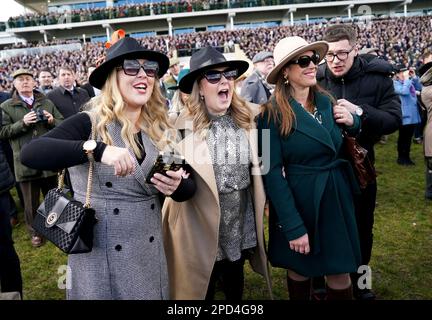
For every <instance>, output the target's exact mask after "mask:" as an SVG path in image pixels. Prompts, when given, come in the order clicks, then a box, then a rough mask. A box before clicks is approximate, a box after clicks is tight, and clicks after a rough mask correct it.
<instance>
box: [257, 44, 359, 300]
mask: <svg viewBox="0 0 432 320" xmlns="http://www.w3.org/2000/svg"><path fill="white" fill-rule="evenodd" d="M327 50H328V44H327V43H326V42H323V41H320V42H315V43H311V44H308V43H307V42H306V41H305V40H304V39H302V38H300V37H287V38H284V39H282V40H280V41H279V43H278V44H277V45H276V47H275V50H274V58H275V62H276V65H275V67H274V68H273V70H272V71H271V72H270V73H269V75H268V77H267V82H269V83H271V84H275V85H276V86H275V92H274V95H273V96H272V97H271V99H270V100H269V102H268V103H267V104H265V105H264V106H263V109H262V113H261V115H260V116H259V117H258V129H259V134H260V136H259V142H260V153H261V155H262V159H263V174H264V183H265V187H266V193H267V198H268V200H269V204H270V217H269V248H268V255H269V260H270V262H271V263H272V265H273V266H275V267H282V268H286V269H287V281H288V291H289V295H290V299H297V300H303V299H306V300H307V299H309V298H310V288H311V280H310V279H311V277H315V276H323V275H324V276H326V279H327V296H328V299H352V285H351V281H350V277H349V273H350V272H357V268H358V266H359V264H360V261H361V260H360V247H359V240H358V234H357V228H356V222H355V216H354V205H353V193H354V191H355V190H357V188H358V186H357V182H356V179H355V177H354V175H353V171H352V168H351V166H350V164H349V162H348V161H346V160H344V159H342V157H341V145H342V130H345V131H346V132H347V133H348V134H349V135H355V134H356V133H357V132H358V131H359V129H360V119H359V118H358V116H356V115H352V114H351V113H350V112H349V111H348V110H347V109H345V108H344V107H343V106H340V105H337V104H336V102H335V101H334V99H333V98H332V97H331V96H330V95H329V94H327V93H326V92H325V91H323V90H322V89H320V88H319V87H318V86H317V84H316V79H315V76H316V71H317V65H318V63H319V61H320V60H321V58H322V57H324V56H325V54H326V52H327Z"/></svg>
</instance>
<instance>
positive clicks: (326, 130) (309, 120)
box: [290, 95, 336, 152]
mask: <svg viewBox="0 0 432 320" xmlns="http://www.w3.org/2000/svg"><path fill="white" fill-rule="evenodd" d="M326 103H328V102H326V101H325V100H323V99H322V98H321V97H320V95H317V98H316V99H315V104H316V106H317V109H318V111H319V112H320V114H321V117H322V125H321V124H320V123H319V122H318V121H317V120H316V119H314V117H313V116H311V115H310V114H309V113H308V112H307V111H306V110H305V109H304V108H303V107H302V106H301V105H300V104H299V103H298V102H297V101H296V100H294V99H290V104H291V107H292V108H293V111H294V113H295V115H296V121H295V124H294V127H295V130H298V131H300V132H301V133H303V134H305V135H307V136H308V137H310V138H312V139H314V140H317V141H318V142H320V143H322V144H323V145H326V146H327V147H329V148H330V149H331V150H333V151H334V152H336V150H335V146H334V144H333V140H332V138H331V136H330V131H331V130H332V129H333V126H334V124H333V123H334V120H333V114H332V113H331V115H329V112H328V110H327V105H323V104H326Z"/></svg>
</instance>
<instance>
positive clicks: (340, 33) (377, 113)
mask: <svg viewBox="0 0 432 320" xmlns="http://www.w3.org/2000/svg"><path fill="white" fill-rule="evenodd" d="M323 40H325V41H327V42H329V51H328V53H327V55H326V57H325V59H326V62H327V63H325V64H323V65H321V66H320V67H319V70H318V73H317V79H318V82H319V84H320V85H321V86H322V87H323V88H324V89H326V90H327V91H329V92H330V93H331V94H332V95H333V96H334V97H335V98H336V99H337V104H338V105H340V106H344V107H345V108H347V109H348V110H349V111H350V112H351V113H353V114H357V115H359V116H360V117H361V120H362V130H361V133H360V134H359V136H358V137H357V141H358V143H359V144H360V145H361V146H363V147H364V148H365V149H367V150H368V157H369V159H370V160H371V161H372V163H374V161H375V153H374V144H375V143H376V142H378V141H379V139H380V137H381V136H382V135H386V134H391V133H393V132H395V131H396V130H398V129H399V126H400V125H401V119H402V114H401V104H400V99H399V97H398V95H397V94H396V93H395V92H394V88H393V81H392V79H391V78H390V74H391V72H392V67H391V65H390V64H389V63H387V62H386V61H384V60H382V59H378V58H376V59H371V60H370V61H369V62H368V61H367V60H365V59H363V58H362V57H359V56H358V49H357V47H356V40H357V33H356V31H355V29H354V28H353V27H351V26H348V25H343V24H339V25H333V26H330V27H328V28H327V30H326V31H325V34H324V38H323ZM376 193H377V185H376V182H375V183H372V184H370V185H368V186H367V187H366V188H365V189H363V190H362V194H361V196H359V197H358V199H357V201H356V204H355V205H356V216H357V227H358V231H359V236H360V246H361V251H362V264H363V265H368V264H369V261H370V258H371V253H372V241H373V234H372V229H373V223H374V210H375V203H376ZM359 276H360V275H358V274H353V275H352V280H353V288H354V294H355V296H356V297H357V298H358V299H374V298H375V295H374V294H373V293H372V292H371V291H370V290H369V288H363V287H362V288H359V286H358V283H357V282H358V281H357V279H358V278H359Z"/></svg>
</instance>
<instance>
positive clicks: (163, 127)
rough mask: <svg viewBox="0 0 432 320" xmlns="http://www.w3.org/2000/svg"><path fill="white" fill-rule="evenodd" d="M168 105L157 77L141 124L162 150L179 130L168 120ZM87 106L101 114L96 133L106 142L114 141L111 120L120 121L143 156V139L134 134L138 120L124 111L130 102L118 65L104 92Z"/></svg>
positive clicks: (125, 135)
mask: <svg viewBox="0 0 432 320" xmlns="http://www.w3.org/2000/svg"><path fill="white" fill-rule="evenodd" d="M165 106H166V103H165V99H164V98H163V97H162V94H161V91H160V88H159V81H158V78H157V77H156V78H155V80H154V86H153V91H152V94H151V96H150V99H149V101H148V102H147V103H146V104H145V105H144V106H143V107H142V108H141V114H140V116H139V120H138V125H139V128H140V129H141V130H143V131H144V132H145V133H146V134H147V135H148V136H149V137H150V139H151V140H153V142H154V143H155V144H156V146H157V147H158V148H159V149H160V150H162V149H163V148H165V147H166V146H167V145H169V144H171V143H173V141H174V140H173V139H175V138H173V137H171V134H175V130H174V129H173V127H172V126H171V125H170V124H169V123H168V117H167V110H166V107H165ZM85 109H87V110H89V111H92V112H95V113H96V115H97V118H98V121H97V125H96V133H97V135H98V136H99V137H101V140H102V141H103V142H104V143H106V144H107V145H112V144H113V141H112V137H111V135H110V134H109V132H108V130H107V124H108V123H111V122H113V121H118V122H119V123H120V125H121V127H122V129H121V137H122V139H123V141H124V142H125V144H126V146H128V147H130V148H132V150H133V152H134V153H135V155H136V156H137V157H141V150H140V147H139V142H138V140H137V138H136V136H135V134H134V132H135V131H136V127H135V124H134V123H132V122H131V121H130V120H129V119H128V118H127V117H126V116H125V113H124V110H125V109H126V103H125V102H124V100H123V97H122V95H121V93H120V89H119V87H118V84H117V71H116V69H114V70H112V71H111V73H110V74H109V76H108V79H107V80H106V82H105V84H104V86H103V88H102V90H101V94H100V95H98V96H96V97H94V98H93V99H91V100H90V102H88V103H87V105H86V106H85Z"/></svg>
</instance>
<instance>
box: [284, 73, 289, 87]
mask: <svg viewBox="0 0 432 320" xmlns="http://www.w3.org/2000/svg"><path fill="white" fill-rule="evenodd" d="M284 79H285V82H284V83H285V85H289V80H288V76H287V75H286V76H284Z"/></svg>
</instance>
